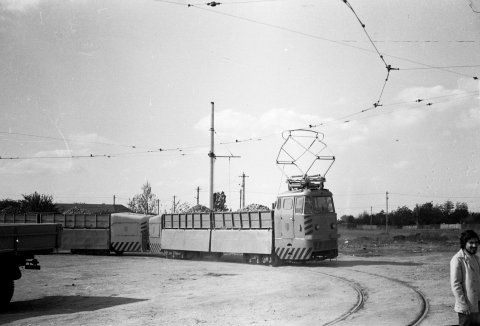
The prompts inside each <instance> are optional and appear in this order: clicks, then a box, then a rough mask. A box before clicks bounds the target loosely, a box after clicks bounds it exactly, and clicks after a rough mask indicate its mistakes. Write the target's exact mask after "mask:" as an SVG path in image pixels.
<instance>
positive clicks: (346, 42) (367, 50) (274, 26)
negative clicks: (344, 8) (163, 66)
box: [157, 0, 478, 80]
mask: <svg viewBox="0 0 480 326" xmlns="http://www.w3.org/2000/svg"><path fill="white" fill-rule="evenodd" d="M157 1H159V0H157ZM342 1H343V0H342ZM219 4H221V3H219ZM190 7H193V8H196V9H199V10H205V11H207V12H209V13H213V14H217V15H222V16H226V17H230V18H235V19H238V20H243V21H246V22H249V23H254V24H258V25H262V26H266V27H270V28H275V29H278V30H281V31H285V32H289V33H293V34H297V35H301V36H304V37H309V38H313V39H317V40H321V41H325V42H330V43H334V44H337V45H341V46H345V47H350V48H353V49H356V50H360V51H364V52H369V53H376V54H378V52H377V51H375V50H371V49H366V48H363V47H360V46H355V45H352V44H349V43H350V42H349V41H338V40H333V39H329V38H326V37H322V36H318V35H313V34H310V33H306V32H301V31H298V30H294V29H290V28H287V27H283V26H279V25H275V24H270V23H265V22H261V21H258V20H255V19H251V18H246V17H242V16H237V15H233V14H229V13H226V12H221V11H218V10H213V9H209V8H203V7H200V6H196V5H190ZM372 41H373V40H372ZM383 57H390V58H394V59H397V60H401V61H405V62H409V63H413V64H416V65H420V66H423V67H427V68H429V69H437V70H441V71H443V72H447V73H451V74H455V75H460V76H464V77H469V78H473V79H475V80H477V79H478V77H477V76H473V75H468V74H464V73H460V72H457V71H452V70H449V69H447V68H444V67H439V66H433V65H430V64H425V63H422V62H418V61H415V60H412V59H408V58H405V57H400V56H396V55H392V54H388V53H383ZM387 66H388V65H387ZM450 67H454V66H450ZM391 69H395V70H397V68H391ZM398 70H404V69H402V68H398Z"/></svg>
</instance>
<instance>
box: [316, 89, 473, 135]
mask: <svg viewBox="0 0 480 326" xmlns="http://www.w3.org/2000/svg"><path fill="white" fill-rule="evenodd" d="M478 94H479V91H471V92H464V93H459V94H450V95H441V96H434V97H429V98H417V99H415V100H410V101H403V102H395V103H387V104H383V105H382V107H384V108H385V107H392V106H398V105H404V104H414V105H416V106H415V107H414V108H420V107H423V106H428V107H430V106H432V105H435V104H441V103H445V102H438V103H434V101H433V100H435V99H441V98H448V97H455V98H453V99H451V100H452V101H453V100H458V99H462V98H465V97H471V96H477V95H478ZM374 109H376V107H375V106H371V107H368V108H366V109H362V110H360V111H357V112H354V113H350V114H347V115H344V116H341V117H338V118H335V119H331V120H328V121H325V122H321V123H317V124H310V125H309V126H308V128H317V127H321V126H327V125H331V124H336V123H337V124H338V123H348V122H351V121H355V120H362V119H365V118H358V119H349V118H351V117H353V116H356V115H360V114H362V113H365V112H368V111H370V110H374ZM404 109H412V108H404ZM393 112H395V111H389V112H386V111H383V112H378V113H377V115H380V114H382V115H383V114H391V113H393ZM373 116H374V115H371V116H369V117H366V118H371V117H373ZM347 119H348V120H347Z"/></svg>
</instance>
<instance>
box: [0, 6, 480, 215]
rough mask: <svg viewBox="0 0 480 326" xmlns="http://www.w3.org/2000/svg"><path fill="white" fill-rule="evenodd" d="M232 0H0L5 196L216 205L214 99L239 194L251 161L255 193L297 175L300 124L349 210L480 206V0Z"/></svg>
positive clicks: (341, 208)
mask: <svg viewBox="0 0 480 326" xmlns="http://www.w3.org/2000/svg"><path fill="white" fill-rule="evenodd" d="M219 2H220V4H218V2H216V3H214V4H217V5H215V6H212V5H211V3H210V5H207V3H202V2H196V1H194V0H192V2H189V1H184V0H178V1H177V0H172V1H161V0H157V1H153V0H152V1H143V0H135V1H133V0H130V1H123V0H115V1H113V0H103V1H98V0H95V1H94V0H70V1H63V0H62V1H60V0H19V1H13V0H0V44H1V46H0V89H1V91H0V121H1V126H0V157H1V159H0V180H1V189H0V199H7V198H9V199H21V198H22V195H23V194H30V193H33V192H35V191H37V192H39V193H41V194H47V195H51V196H52V197H53V199H54V202H59V203H72V202H77V203H108V204H111V203H113V198H114V196H115V201H116V203H117V204H125V205H126V204H127V203H128V201H129V199H130V198H133V197H134V196H135V195H136V194H139V193H141V187H142V185H143V184H145V183H146V182H149V183H150V185H151V187H152V191H153V193H154V194H155V195H156V196H157V197H158V199H159V200H160V204H161V208H162V209H170V207H171V205H172V202H173V199H174V198H175V199H176V200H177V201H180V202H182V203H189V204H190V205H195V204H196V201H197V199H196V197H197V190H196V189H197V187H199V188H200V191H199V202H200V204H203V205H206V206H208V202H209V178H210V159H209V157H208V152H209V151H210V137H211V133H210V128H211V113H212V104H211V102H214V106H213V108H214V130H215V133H214V153H215V155H217V158H216V160H215V164H214V191H215V192H217V191H224V192H225V194H226V195H227V206H228V207H230V208H232V209H233V210H236V209H238V208H239V205H240V184H241V182H242V178H241V177H240V176H241V175H242V174H243V173H245V175H246V176H247V177H246V178H245V204H246V205H249V204H251V203H256V204H262V205H266V206H271V204H272V203H273V202H274V201H275V198H276V196H277V194H279V193H282V192H284V191H286V190H287V185H286V176H289V175H290V176H291V175H292V174H296V173H299V172H298V171H296V172H294V171H290V170H291V169H293V170H295V166H288V167H287V168H288V169H289V171H288V172H287V171H286V169H285V166H281V165H277V158H278V157H279V153H281V148H282V145H283V144H284V143H285V138H283V137H285V136H288V135H289V134H290V133H289V130H297V129H302V130H308V132H305V134H308V135H318V137H319V138H318V139H319V140H322V142H323V144H325V146H321V147H320V149H321V150H320V151H319V152H315V153H316V154H317V155H323V156H334V157H335V161H334V163H333V165H332V166H331V167H330V168H329V169H327V167H328V164H329V162H325V161H321V162H320V161H318V162H316V163H315V164H314V166H313V167H312V169H310V170H309V173H311V174H322V175H324V174H325V172H326V170H328V172H327V173H326V175H325V177H326V183H325V186H326V188H328V189H329V190H331V191H332V193H333V196H334V201H335V206H336V211H337V214H338V216H339V217H340V216H342V215H348V214H352V215H357V214H360V213H362V212H368V213H370V212H372V213H377V212H380V211H381V210H384V211H385V210H387V209H388V210H389V211H392V210H395V209H397V208H398V207H402V206H407V207H409V208H411V209H413V207H414V206H415V204H423V203H426V202H433V203H434V204H442V203H444V202H445V201H446V200H451V201H453V202H454V203H455V202H465V203H467V204H468V207H469V210H470V211H476V212H479V211H480V184H479V182H480V151H479V148H480V132H479V130H480V105H479V104H480V101H479V100H480V96H479V91H480V84H479V80H478V78H477V77H480V57H479V53H480V33H479V32H480V5H479V2H478V1H476V0H474V1H473V2H471V1H469V0H455V1H452V0H424V1H414V0H407V1H405V0H389V1H383V0H369V1H359V0H351V1H350V0H349V1H347V2H344V1H343V0H251V1H250V0H243V1H233V0H232V1H219ZM295 133H296V132H293V134H295ZM282 135H283V136H282ZM305 139H307V141H308V140H310V139H311V138H306V137H304V138H301V140H300V142H303V141H305ZM292 144H293V147H292V148H291V150H293V151H295V150H298V148H297V149H295V148H294V147H295V144H298V143H295V142H293V143H292ZM228 156H231V157H230V158H229V157H228ZM303 158H308V155H307V156H304V157H303ZM307 161H308V160H307ZM317 163H318V164H317ZM326 163H328V164H327V165H325V164H326ZM302 164H304V165H303V166H299V169H300V172H301V173H303V172H305V171H306V169H308V166H309V164H310V163H309V162H302ZM305 164H306V165H305ZM387 192H388V196H387ZM387 198H388V199H387ZM387 206H388V207H387Z"/></svg>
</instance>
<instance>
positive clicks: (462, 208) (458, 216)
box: [451, 202, 469, 223]
mask: <svg viewBox="0 0 480 326" xmlns="http://www.w3.org/2000/svg"><path fill="white" fill-rule="evenodd" d="M468 215H469V214H468V205H467V203H460V202H457V203H456V204H455V210H454V211H453V213H452V214H451V216H452V220H453V221H455V223H462V222H465V220H466V219H467V217H468Z"/></svg>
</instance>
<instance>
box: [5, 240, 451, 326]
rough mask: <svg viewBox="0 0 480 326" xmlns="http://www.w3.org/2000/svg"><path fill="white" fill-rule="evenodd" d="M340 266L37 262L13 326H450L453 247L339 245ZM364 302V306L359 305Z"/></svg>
mask: <svg viewBox="0 0 480 326" xmlns="http://www.w3.org/2000/svg"><path fill="white" fill-rule="evenodd" d="M339 243H340V252H341V253H340V255H339V257H338V259H337V260H336V261H323V262H318V263H308V264H306V265H296V264H290V265H286V266H281V267H278V268H274V267H270V266H262V265H249V264H245V263H243V262H242V261H241V257H240V256H235V255H230V256H224V257H223V258H222V259H220V261H215V260H214V259H204V260H197V261H193V260H170V259H165V258H163V257H161V256H148V255H141V256H140V255H128V254H127V255H123V256H115V255H111V256H87V255H72V254H68V253H65V254H53V255H44V256H38V257H37V258H38V260H39V261H40V264H41V266H42V269H41V270H40V271H30V270H26V271H23V277H22V279H20V280H19V281H16V289H15V294H14V297H13V299H12V303H11V304H10V306H9V307H8V309H7V310H6V311H3V312H1V313H0V324H7V325H215V326H220V325H222V326H223V325H333V324H336V325H410V324H413V323H414V322H413V321H416V320H417V318H418V317H419V316H421V314H422V311H423V310H422V309H423V308H422V307H423V306H422V304H423V303H422V297H421V296H420V295H423V296H424V298H426V307H427V308H428V310H427V312H426V315H425V316H424V318H423V319H422V318H421V319H422V320H421V322H420V323H419V324H420V325H453V324H456V323H457V317H456V314H455V313H454V311H453V302H454V301H453V295H452V294H451V291H450V286H449V260H450V258H451V257H452V256H453V254H454V253H455V252H456V251H457V246H458V245H457V243H456V242H454V241H441V242H438V241H436V242H426V241H418V239H416V240H415V241H408V239H400V240H399V241H393V242H391V243H388V244H385V243H381V242H379V241H376V240H375V241H372V239H371V238H367V237H365V238H363V240H362V238H358V239H356V240H349V239H348V236H343V237H342V238H341V240H340V242H339ZM362 296H363V299H364V301H363V302H362V303H361V304H359V302H360V301H359V299H360V298H361V297H362Z"/></svg>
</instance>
